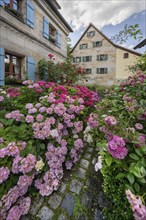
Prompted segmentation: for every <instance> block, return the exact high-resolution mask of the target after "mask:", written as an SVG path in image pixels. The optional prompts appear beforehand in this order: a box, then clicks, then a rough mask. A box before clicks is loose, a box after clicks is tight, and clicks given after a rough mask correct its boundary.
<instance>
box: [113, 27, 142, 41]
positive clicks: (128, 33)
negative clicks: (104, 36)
mask: <svg viewBox="0 0 146 220" xmlns="http://www.w3.org/2000/svg"><path fill="white" fill-rule="evenodd" d="M129 37H132V38H134V39H135V40H136V39H138V40H139V41H140V40H141V39H142V38H143V34H142V31H141V30H140V29H139V25H138V24H135V25H129V26H128V24H126V25H125V26H124V29H123V30H121V31H120V32H119V33H118V34H116V35H114V36H112V37H111V40H112V41H114V42H115V43H119V44H123V43H125V42H126V41H127V40H128V39H129Z"/></svg>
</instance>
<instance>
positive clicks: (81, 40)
mask: <svg viewBox="0 0 146 220" xmlns="http://www.w3.org/2000/svg"><path fill="white" fill-rule="evenodd" d="M92 30H94V31H95V33H96V35H95V36H94V37H93V40H95V39H96V38H97V37H99V39H102V40H103V41H104V42H106V45H109V46H111V47H112V46H113V47H114V48H115V49H116V48H120V49H122V50H125V51H128V52H130V53H133V54H135V55H138V56H141V55H142V54H141V53H138V52H136V51H133V50H130V49H128V48H125V47H122V46H120V45H117V44H115V43H114V42H112V41H111V40H110V39H109V38H108V37H107V36H106V35H104V34H103V33H102V32H101V31H100V30H98V29H97V28H96V27H95V26H94V25H93V24H92V23H91V24H89V26H88V27H87V29H86V30H85V31H84V33H83V34H82V36H81V37H80V38H79V40H78V41H77V43H76V44H75V46H74V47H73V49H72V50H71V53H73V51H74V50H76V48H78V47H79V46H78V45H79V44H80V43H82V42H84V41H85V40H86V41H88V39H87V32H89V31H92ZM90 40H92V39H90ZM113 47H112V48H113Z"/></svg>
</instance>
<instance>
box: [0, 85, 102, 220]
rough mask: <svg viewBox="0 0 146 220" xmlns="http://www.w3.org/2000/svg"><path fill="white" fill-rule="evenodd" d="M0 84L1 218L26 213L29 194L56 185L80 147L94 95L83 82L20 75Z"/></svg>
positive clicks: (47, 191)
mask: <svg viewBox="0 0 146 220" xmlns="http://www.w3.org/2000/svg"><path fill="white" fill-rule="evenodd" d="M23 84H25V86H24V87H21V88H19V89H18V88H6V89H1V90H0V103H1V113H0V134H1V137H0V165H1V168H0V184H1V188H0V204H1V205H0V206H1V208H0V219H7V220H12V219H13V220H14V219H20V217H21V216H22V215H25V214H27V212H28V210H29V207H30V204H31V194H32V193H34V192H37V193H40V194H41V195H42V196H48V195H50V194H51V193H52V192H53V191H54V190H57V189H58V187H59V185H60V182H61V179H62V177H63V170H64V168H66V169H71V168H72V166H73V165H74V164H75V163H76V161H77V160H78V158H79V155H80V154H81V153H82V151H83V148H84V147H85V143H84V132H83V131H84V128H85V127H86V126H87V124H90V123H91V124H94V118H93V117H90V118H88V119H87V117H88V115H89V113H90V112H91V111H93V109H94V105H95V103H96V102H98V101H99V97H98V95H97V93H95V92H92V91H90V90H88V89H87V88H86V87H80V86H76V87H66V86H60V85H58V84H55V83H46V82H44V81H39V82H38V83H33V82H32V81H24V82H23Z"/></svg>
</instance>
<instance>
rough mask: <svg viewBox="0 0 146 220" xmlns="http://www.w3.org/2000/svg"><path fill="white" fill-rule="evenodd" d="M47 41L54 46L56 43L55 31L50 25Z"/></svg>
mask: <svg viewBox="0 0 146 220" xmlns="http://www.w3.org/2000/svg"><path fill="white" fill-rule="evenodd" d="M49 40H50V41H51V42H52V43H54V44H55V43H56V42H57V30H56V29H55V28H54V27H53V25H51V24H50V25H49Z"/></svg>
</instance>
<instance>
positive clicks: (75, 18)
mask: <svg viewBox="0 0 146 220" xmlns="http://www.w3.org/2000/svg"><path fill="white" fill-rule="evenodd" d="M58 3H59V4H60V6H61V10H60V12H61V14H62V15H63V17H64V18H65V19H66V20H67V21H68V23H69V24H70V25H71V26H72V27H73V29H74V31H77V30H79V29H80V28H81V27H87V26H88V24H89V23H90V22H92V23H93V24H94V25H96V27H97V28H102V27H103V26H104V25H107V24H113V25H116V24H118V23H121V22H122V21H124V20H126V19H127V18H128V17H129V16H131V15H133V14H134V13H138V12H141V11H143V10H146V9H145V0H138V1H135V0H127V1H125V0H102V1H101V0H58Z"/></svg>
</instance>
